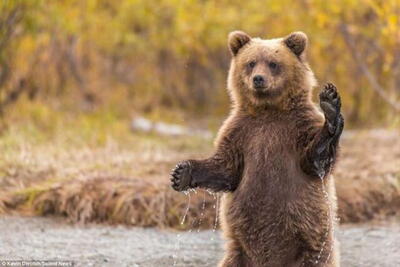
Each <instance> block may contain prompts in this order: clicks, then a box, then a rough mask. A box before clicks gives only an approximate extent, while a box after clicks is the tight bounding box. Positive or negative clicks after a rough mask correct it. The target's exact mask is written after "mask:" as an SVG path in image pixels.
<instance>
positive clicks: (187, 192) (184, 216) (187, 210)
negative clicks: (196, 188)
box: [181, 191, 190, 225]
mask: <svg viewBox="0 0 400 267" xmlns="http://www.w3.org/2000/svg"><path fill="white" fill-rule="evenodd" d="M183 193H184V194H185V195H187V196H188V204H187V206H186V210H185V214H184V215H183V218H182V220H181V225H183V224H184V223H185V220H186V216H187V214H188V212H189V209H190V191H184V192H183Z"/></svg>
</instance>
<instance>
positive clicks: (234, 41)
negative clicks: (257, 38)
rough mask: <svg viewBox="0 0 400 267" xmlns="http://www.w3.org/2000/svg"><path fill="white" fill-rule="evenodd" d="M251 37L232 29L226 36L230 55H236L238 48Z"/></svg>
mask: <svg viewBox="0 0 400 267" xmlns="http://www.w3.org/2000/svg"><path fill="white" fill-rule="evenodd" d="M250 40H251V37H250V36H249V35H248V34H247V33H245V32H242V31H233V32H231V33H230V34H229V37H228V46H229V50H231V53H232V56H236V55H237V53H238V52H239V50H240V48H242V47H243V46H244V45H245V44H247V43H248V42H250Z"/></svg>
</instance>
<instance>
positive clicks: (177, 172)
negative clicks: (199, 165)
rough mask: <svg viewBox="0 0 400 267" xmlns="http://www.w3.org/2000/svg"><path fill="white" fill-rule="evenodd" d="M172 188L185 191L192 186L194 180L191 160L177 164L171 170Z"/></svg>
mask: <svg viewBox="0 0 400 267" xmlns="http://www.w3.org/2000/svg"><path fill="white" fill-rule="evenodd" d="M171 176H172V177H171V182H172V185H171V186H172V188H173V189H175V190H176V191H185V190H188V189H189V188H190V183H191V180H192V176H191V166H190V162H189V161H183V162H180V163H178V164H177V165H176V167H175V169H173V170H172V172H171Z"/></svg>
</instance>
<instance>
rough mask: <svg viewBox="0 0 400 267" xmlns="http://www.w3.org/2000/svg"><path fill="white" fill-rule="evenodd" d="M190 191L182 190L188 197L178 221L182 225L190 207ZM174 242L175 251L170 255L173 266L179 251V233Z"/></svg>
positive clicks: (175, 263) (176, 261)
mask: <svg viewBox="0 0 400 267" xmlns="http://www.w3.org/2000/svg"><path fill="white" fill-rule="evenodd" d="M190 192H192V190H187V191H183V193H184V194H185V195H186V196H187V197H188V203H187V206H186V210H185V213H184V214H183V217H182V219H181V221H180V224H181V225H183V224H184V223H185V221H186V217H187V214H188V212H189V209H190V200H191V196H190ZM196 193H197V192H196ZM189 232H191V231H189ZM175 244H176V245H175V249H174V250H175V252H174V254H173V255H172V258H173V259H174V263H173V266H176V265H177V263H178V258H179V251H180V245H181V234H177V235H176V243H175Z"/></svg>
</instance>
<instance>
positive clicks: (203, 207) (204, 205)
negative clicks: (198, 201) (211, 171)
mask: <svg viewBox="0 0 400 267" xmlns="http://www.w3.org/2000/svg"><path fill="white" fill-rule="evenodd" d="M205 208H206V192H205V191H203V203H202V205H201V212H200V218H199V226H198V228H197V232H198V233H199V232H200V227H201V224H202V222H203V217H204V210H205Z"/></svg>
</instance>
